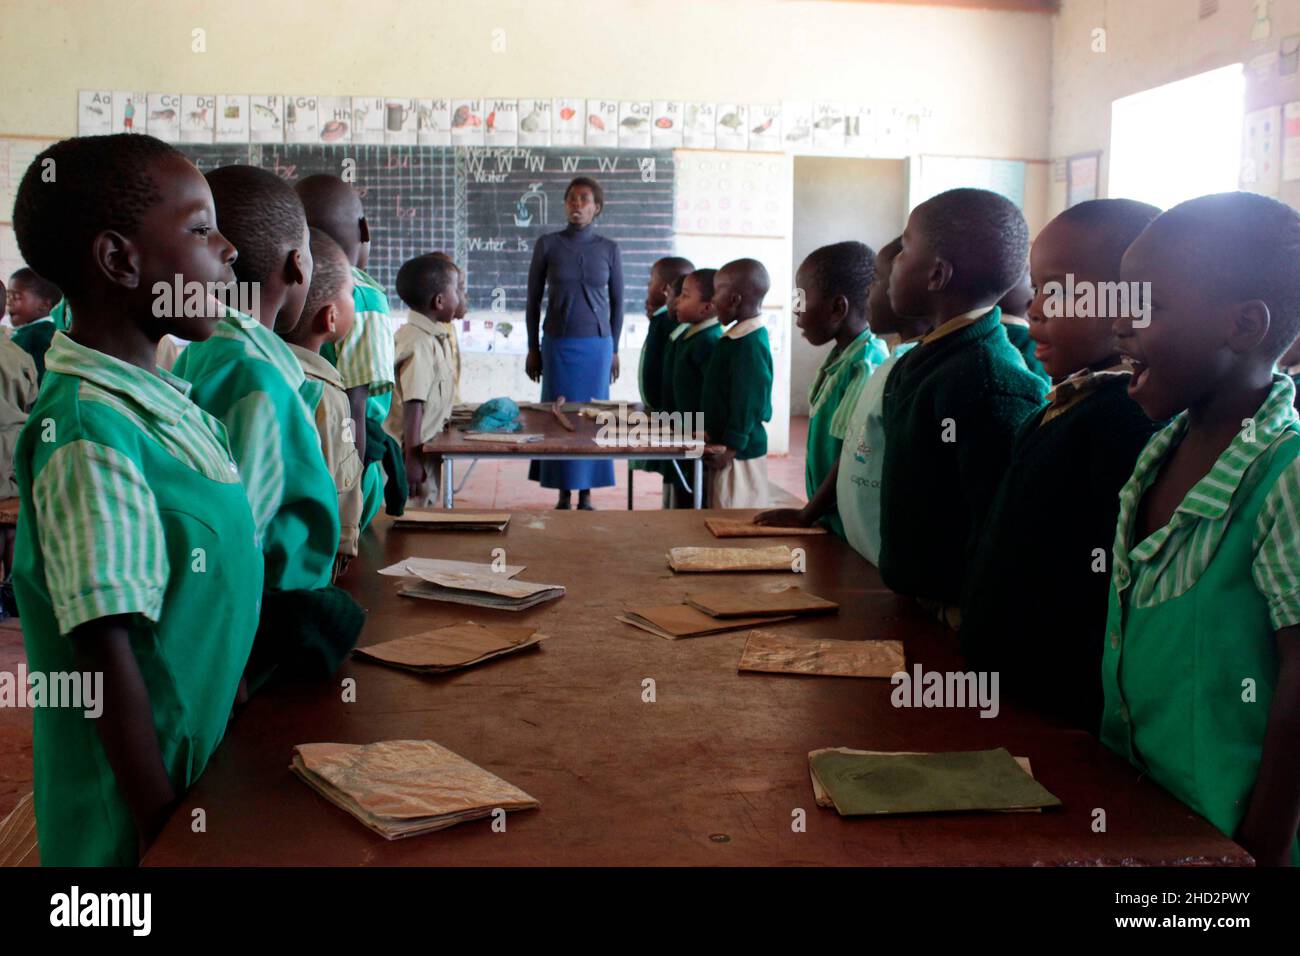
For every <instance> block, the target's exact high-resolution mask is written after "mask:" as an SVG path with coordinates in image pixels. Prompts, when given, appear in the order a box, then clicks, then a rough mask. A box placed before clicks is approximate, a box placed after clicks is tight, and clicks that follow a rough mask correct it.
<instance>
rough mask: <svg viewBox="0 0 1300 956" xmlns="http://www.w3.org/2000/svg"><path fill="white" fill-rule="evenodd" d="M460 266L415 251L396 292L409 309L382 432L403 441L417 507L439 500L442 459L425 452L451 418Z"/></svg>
mask: <svg viewBox="0 0 1300 956" xmlns="http://www.w3.org/2000/svg"><path fill="white" fill-rule="evenodd" d="M459 273H460V270H459V269H457V268H456V266H455V265H453V264H452V263H451V261H450V260H448V259H446V258H445V257H443V256H439V255H437V254H435V253H430V254H428V255H423V256H416V257H415V258H414V259H408V260H407V261H406V262H405V263H403V264H402V268H401V269H399V270H398V272H397V294H398V295H400V296H401V297H402V301H403V302H405V303H406V306H407V308H409V309H410V310H411V313H410V315H409V316H407V319H406V324H405V325H403V326H402V327H401V328H400V329H398V330H397V364H396V365H395V366H394V373H395V375H394V377H395V378H396V379H397V387H396V395H395V396H394V401H393V404H392V407H391V408H390V409H389V411H388V418H387V419H386V420H385V421H384V431H385V432H387V433H388V434H389V435H390V436H391V437H392V438H394V439H395V440H397V441H400V442H401V443H402V455H403V458H404V459H405V462H406V482H407V487H408V493H409V495H410V504H411V505H412V506H413V507H426V508H427V507H429V506H431V505H435V504H437V502H438V484H439V474H438V473H439V470H440V468H441V465H442V462H441V460H440V459H439V458H438V457H437V456H436V455H428V454H426V453H425V452H424V445H425V443H426V442H430V441H433V440H434V439H435V438H437V437H438V435H440V434H441V433H442V430H443V428H445V427H446V425H447V421H448V419H449V418H450V417H451V408H452V404H453V402H452V397H453V394H454V389H455V381H456V375H455V368H454V366H453V364H452V357H451V346H450V345H449V339H450V337H451V335H452V330H451V320H452V317H453V316H455V314H456V308H457V305H458V303H459V302H460V294H459V288H460V277H459Z"/></svg>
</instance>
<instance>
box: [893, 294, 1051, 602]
mask: <svg viewBox="0 0 1300 956" xmlns="http://www.w3.org/2000/svg"><path fill="white" fill-rule="evenodd" d="M1000 318H1001V312H1000V310H999V309H997V308H994V309H993V310H992V311H991V312H989V313H987V314H986V315H984V316H983V317H981V318H980V319H979V320H977V321H976V322H974V323H972V324H971V325H968V326H966V327H965V328H962V329H959V330H958V331H956V332H952V333H949V334H948V335H945V336H944V337H943V338H940V339H936V340H935V341H933V342H930V343H928V344H922V345H918V346H917V347H916V348H914V349H913V350H912V351H910V352H908V353H907V354H906V355H905V356H903V358H901V359H900V360H899V362H898V364H897V365H895V366H894V370H893V371H892V372H891V373H890V376H889V379H888V381H887V382H886V384H885V399H884V425H885V460H884V472H883V475H882V479H881V495H880V498H881V502H880V503H881V509H880V510H881V515H880V518H881V522H880V536H881V545H880V575H881V578H882V579H883V580H884V582H885V584H886V585H887V586H888V587H890V588H891V589H893V590H894V591H896V592H898V593H899V594H906V595H909V596H911V597H916V598H922V599H926V600H932V601H940V602H942V603H944V604H946V605H957V604H958V603H959V602H960V601H961V596H962V588H963V584H964V582H965V574H966V562H967V560H968V559H969V556H970V554H971V553H972V551H973V547H972V546H973V544H974V538H975V535H976V533H977V532H978V529H979V526H980V524H981V522H982V521H983V519H984V517H985V515H987V514H988V511H989V507H990V506H991V505H992V503H993V498H994V495H995V494H996V493H997V488H998V482H999V481H1000V480H1001V478H1002V475H1003V473H1004V472H1005V471H1006V469H1007V465H1008V463H1009V462H1010V460H1011V448H1012V445H1013V443H1014V441H1015V436H1016V431H1017V429H1019V427H1020V425H1021V424H1022V423H1023V422H1024V420H1025V419H1026V418H1028V417H1029V416H1030V415H1031V414H1033V412H1034V410H1035V409H1037V408H1038V407H1039V405H1040V404H1042V400H1043V395H1044V392H1045V391H1046V387H1045V385H1044V383H1043V381H1042V379H1040V378H1038V377H1037V376H1035V375H1033V374H1032V373H1031V372H1029V371H1027V370H1026V369H1025V366H1024V363H1023V362H1022V361H1021V360H1020V356H1019V355H1018V354H1017V353H1016V349H1015V346H1013V345H1012V344H1011V342H1010V341H1008V339H1007V334H1006V332H1005V331H1004V330H1003V327H1002V323H1001V321H1000Z"/></svg>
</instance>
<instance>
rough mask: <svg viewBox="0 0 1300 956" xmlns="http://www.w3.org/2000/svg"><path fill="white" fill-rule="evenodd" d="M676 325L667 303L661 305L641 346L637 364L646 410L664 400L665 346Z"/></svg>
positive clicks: (655, 406) (651, 320)
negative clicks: (639, 358) (639, 360)
mask: <svg viewBox="0 0 1300 956" xmlns="http://www.w3.org/2000/svg"><path fill="white" fill-rule="evenodd" d="M676 325H677V322H676V321H675V320H674V319H673V317H672V316H670V315H669V314H668V306H666V305H662V306H660V307H659V311H657V312H656V313H655V314H654V315H652V316H650V327H649V329H648V330H647V331H646V335H645V344H644V345H642V346H641V363H640V364H639V365H638V366H637V384H638V386H640V389H641V401H642V402H643V403H644V404H645V407H646V411H654V410H655V409H657V408H658V407H659V405H660V402H662V401H663V367H664V346H665V345H666V344H667V343H668V336H669V334H671V332H672V331H673V329H674V327H675V326H676ZM647 372H648V374H647Z"/></svg>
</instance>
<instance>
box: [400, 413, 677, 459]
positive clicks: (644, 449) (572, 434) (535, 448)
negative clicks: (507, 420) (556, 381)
mask: <svg viewBox="0 0 1300 956" xmlns="http://www.w3.org/2000/svg"><path fill="white" fill-rule="evenodd" d="M565 417H566V418H568V420H569V422H570V423H571V424H572V425H573V428H574V430H573V431H568V430H567V429H565V428H564V427H563V426H562V425H561V424H560V423H559V422H558V421H556V420H555V416H554V415H552V414H551V413H550V412H548V411H546V412H544V411H538V410H537V409H532V408H524V409H520V412H519V420H520V422H522V423H523V428H521V429H520V431H521V432H529V433H533V434H540V435H542V436H543V438H542V440H541V441H538V442H531V443H529V444H526V445H510V444H506V443H504V442H485V441H470V440H467V439H466V438H465V433H464V432H463V431H462V430H461V429H460V427H459V426H456V425H452V426H450V427H449V428H447V429H446V430H445V431H444V432H443V433H442V434H441V435H439V436H438V437H437V438H435V439H434V440H433V441H431V442H426V443H425V445H424V450H425V451H426V452H427V453H429V454H431V455H459V456H463V457H467V458H487V457H489V456H491V455H513V456H517V457H519V458H533V457H536V456H537V455H574V456H578V457H591V458H608V457H610V455H611V453H616V454H619V455H644V454H647V453H655V454H664V453H666V452H673V451H677V452H679V454H680V455H681V456H685V454H686V448H685V446H678V447H668V446H658V447H651V446H625V447H620V448H602V447H601V446H600V445H597V444H596V441H595V439H596V435H597V433H599V431H600V428H601V426H600V424H599V423H598V422H597V421H596V419H594V418H588V417H587V416H585V415H579V414H578V413H577V412H565Z"/></svg>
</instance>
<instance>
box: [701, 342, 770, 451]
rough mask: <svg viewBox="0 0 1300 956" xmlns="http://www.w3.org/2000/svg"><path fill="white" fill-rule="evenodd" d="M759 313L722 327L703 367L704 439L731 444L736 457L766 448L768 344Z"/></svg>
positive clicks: (768, 379)
mask: <svg viewBox="0 0 1300 956" xmlns="http://www.w3.org/2000/svg"><path fill="white" fill-rule="evenodd" d="M762 323H763V320H762V318H761V317H754V318H750V319H744V320H742V321H740V322H737V323H736V324H735V325H733V326H732V327H731V328H730V329H728V330H727V331H726V332H724V333H723V335H722V337H721V338H720V339H718V342H717V344H716V345H715V346H714V348H713V355H712V356H711V357H710V358H709V365H708V368H707V369H706V370H705V372H704V402H703V404H704V409H703V411H704V431H705V434H706V435H708V438H709V441H710V442H716V443H718V444H722V445H726V446H727V447H728V448H731V449H734V450H735V452H736V459H737V460H738V461H748V460H749V459H751V458H762V457H763V456H764V455H766V454H767V429H766V428H764V427H763V423H764V422H769V421H771V420H772V346H771V345H770V344H769V342H768V338H767V329H766V328H764V326H763V324H762Z"/></svg>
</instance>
